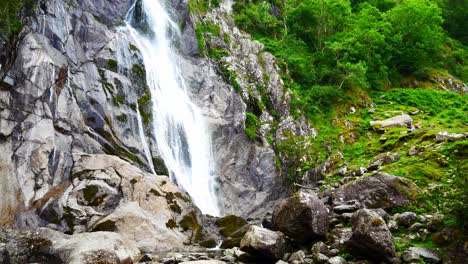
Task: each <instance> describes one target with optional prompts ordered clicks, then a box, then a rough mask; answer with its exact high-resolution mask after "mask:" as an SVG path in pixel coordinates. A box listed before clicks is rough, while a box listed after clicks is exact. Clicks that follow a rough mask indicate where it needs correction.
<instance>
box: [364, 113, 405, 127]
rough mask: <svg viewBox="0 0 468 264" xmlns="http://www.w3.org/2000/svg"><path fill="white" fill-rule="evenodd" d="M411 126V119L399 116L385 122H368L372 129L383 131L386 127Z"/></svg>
mask: <svg viewBox="0 0 468 264" xmlns="http://www.w3.org/2000/svg"><path fill="white" fill-rule="evenodd" d="M412 124H413V119H412V118H411V117H410V116H409V115H406V114H405V115H399V116H395V117H392V118H389V119H386V120H381V121H370V125H371V126H372V127H373V128H374V129H383V128H387V127H406V126H411V125H412Z"/></svg>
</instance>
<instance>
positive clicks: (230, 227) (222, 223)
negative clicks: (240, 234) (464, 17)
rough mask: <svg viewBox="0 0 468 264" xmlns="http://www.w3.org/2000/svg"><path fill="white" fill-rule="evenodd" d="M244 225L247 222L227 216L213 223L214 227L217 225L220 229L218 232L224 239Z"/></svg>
mask: <svg viewBox="0 0 468 264" xmlns="http://www.w3.org/2000/svg"><path fill="white" fill-rule="evenodd" d="M246 224H247V221H246V220H245V219H244V218H242V217H239V216H235V215H228V216H225V217H222V218H219V219H218V220H216V222H215V225H217V226H218V227H219V228H220V230H219V232H220V233H221V235H223V236H224V237H229V236H230V235H231V234H233V233H234V232H236V231H237V230H239V229H240V228H241V227H243V226H245V225H246ZM244 233H245V232H244Z"/></svg>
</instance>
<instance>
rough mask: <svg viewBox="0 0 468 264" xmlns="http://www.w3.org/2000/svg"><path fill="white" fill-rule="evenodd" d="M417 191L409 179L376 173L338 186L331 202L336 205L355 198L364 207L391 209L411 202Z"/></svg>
mask: <svg viewBox="0 0 468 264" xmlns="http://www.w3.org/2000/svg"><path fill="white" fill-rule="evenodd" d="M417 192H418V188H417V186H416V185H415V184H414V183H412V182H411V181H409V180H406V179H403V178H400V177H396V176H394V175H391V174H388V173H376V174H374V175H372V176H370V177H364V178H363V179H361V180H358V181H356V182H353V183H351V184H348V185H344V186H342V187H340V188H339V189H338V190H337V191H336V192H335V193H334V195H333V203H334V204H337V205H338V204H344V203H346V201H350V200H357V201H359V202H360V203H361V205H362V206H364V207H366V208H383V209H391V208H394V207H398V206H403V205H409V204H412V203H413V201H414V199H415V197H416V195H417Z"/></svg>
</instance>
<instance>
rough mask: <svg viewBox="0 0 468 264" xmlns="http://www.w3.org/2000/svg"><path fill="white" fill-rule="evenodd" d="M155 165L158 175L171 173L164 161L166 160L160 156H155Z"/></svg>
mask: <svg viewBox="0 0 468 264" xmlns="http://www.w3.org/2000/svg"><path fill="white" fill-rule="evenodd" d="M153 167H154V171H155V172H156V174H158V175H166V176H168V175H169V170H168V169H167V167H166V163H164V160H162V159H160V158H153Z"/></svg>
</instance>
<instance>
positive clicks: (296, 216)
mask: <svg viewBox="0 0 468 264" xmlns="http://www.w3.org/2000/svg"><path fill="white" fill-rule="evenodd" d="M273 225H274V226H275V228H276V229H278V230H280V231H282V232H283V233H284V234H286V235H287V236H289V237H291V238H293V239H295V240H297V241H300V242H306V241H309V240H311V239H316V238H321V237H324V236H325V235H326V234H327V230H328V226H327V225H328V209H327V208H326V207H325V205H324V203H323V202H322V201H321V200H320V199H319V198H318V197H317V195H315V194H314V193H306V192H301V191H300V192H298V193H296V194H294V195H293V196H291V197H290V198H287V199H285V200H283V201H281V202H280V203H279V204H278V205H277V206H276V207H275V210H274V211H273Z"/></svg>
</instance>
